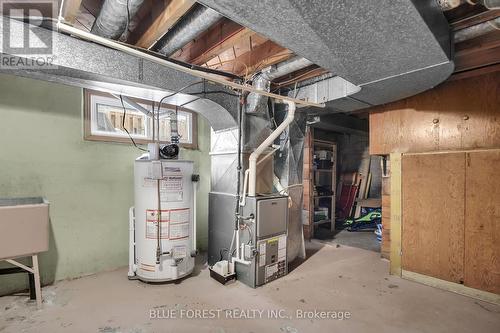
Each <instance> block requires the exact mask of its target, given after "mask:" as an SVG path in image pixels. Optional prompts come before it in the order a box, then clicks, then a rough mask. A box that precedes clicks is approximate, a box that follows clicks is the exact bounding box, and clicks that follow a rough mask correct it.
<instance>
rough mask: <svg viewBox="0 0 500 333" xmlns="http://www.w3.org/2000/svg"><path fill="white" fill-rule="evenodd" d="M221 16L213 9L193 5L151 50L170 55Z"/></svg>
mask: <svg viewBox="0 0 500 333" xmlns="http://www.w3.org/2000/svg"><path fill="white" fill-rule="evenodd" d="M221 18H222V15H220V14H219V13H217V12H216V11H215V10H213V9H210V8H207V7H204V6H202V5H199V4H197V5H195V6H194V8H193V10H192V11H190V12H189V15H185V16H184V17H182V18H181V19H180V21H179V22H177V24H175V26H174V27H173V28H172V29H171V30H169V31H168V32H167V33H166V34H165V35H164V36H163V37H162V38H160V40H159V41H158V42H157V43H156V44H155V45H154V47H153V50H155V51H157V52H159V53H162V54H164V55H166V56H167V57H168V56H171V55H172V54H174V53H175V51H177V50H179V49H180V48H182V47H183V46H184V45H186V44H187V43H189V42H190V41H192V40H193V39H195V38H196V37H198V36H199V35H200V34H201V33H202V32H204V31H205V30H207V29H208V28H210V27H211V26H212V25H214V24H215V23H216V22H217V21H219V20H220V19H221Z"/></svg>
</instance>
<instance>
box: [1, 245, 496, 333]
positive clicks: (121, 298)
mask: <svg viewBox="0 0 500 333" xmlns="http://www.w3.org/2000/svg"><path fill="white" fill-rule="evenodd" d="M308 252H309V255H310V257H309V258H308V259H307V260H306V261H305V262H303V263H301V264H300V265H299V266H297V267H296V268H295V269H294V270H293V271H292V272H291V273H290V274H289V275H287V276H286V277H285V278H282V279H280V280H277V281H275V282H273V283H270V284H268V285H266V286H264V287H261V288H258V289H255V290H254V289H250V288H248V287H246V286H245V285H242V284H240V283H239V282H235V283H233V284H230V285H228V286H222V285H220V284H219V283H218V282H216V281H214V280H212V279H210V278H209V276H208V270H207V268H206V267H205V266H204V265H198V266H197V271H196V272H195V273H194V276H192V277H189V278H186V279H184V280H182V281H180V282H178V283H170V284H162V285H158V284H154V285H153V284H145V283H142V282H139V281H128V280H127V278H126V269H119V270H116V271H111V272H104V273H100V274H96V275H93V276H88V277H84V278H80V279H76V280H71V281H62V282H59V283H57V284H55V285H53V286H48V287H45V288H43V293H44V307H43V309H42V310H36V309H35V306H34V304H33V303H31V302H29V304H26V303H27V301H26V296H25V295H23V296H6V297H0V332H2V333H7V332H15V333H18V332H37V333H38V332H51V333H54V332H85V333H88V332H97V333H106V332H114V333H118V332H124V333H125V332H134V333H145V332H217V333H222V332H280V333H283V332H284V333H293V332H482V333H486V332H498V331H499V329H500V306H495V305H492V304H489V303H485V302H481V301H477V300H475V299H472V298H468V297H464V296H460V295H457V294H453V293H450V292H446V291H442V290H438V289H435V288H432V287H427V286H424V285H421V284H418V283H415V282H411V281H406V280H402V279H400V278H397V277H393V276H389V275H388V274H387V271H388V262H387V261H385V260H381V259H380V258H379V254H377V253H375V252H372V251H366V250H362V249H357V248H352V247H347V246H340V247H336V246H330V245H325V244H321V243H316V242H313V243H310V244H308ZM168 309H172V310H175V313H176V314H177V316H180V315H181V313H184V315H189V313H188V312H187V311H186V310H190V309H198V310H201V309H207V310H212V315H215V313H216V310H218V309H219V310H221V312H222V314H221V316H220V319H150V311H151V310H153V311H156V312H154V313H160V314H162V315H163V316H167V315H168V312H167V310H168ZM252 309H264V310H268V309H270V310H276V311H278V310H280V309H282V310H284V311H286V315H287V316H290V318H280V319H267V313H266V312H264V313H263V315H262V317H263V319H249V318H247V319H231V318H226V315H225V314H229V313H231V314H232V315H233V316H240V317H241V316H242V313H241V312H240V313H237V312H236V311H235V310H252ZM296 309H302V310H326V311H349V312H350V314H351V318H349V319H344V320H336V319H299V318H296ZM183 310H184V311H183ZM225 311H227V312H225ZM247 314H248V315H249V316H250V315H252V313H248V312H247ZM281 314H282V315H283V314H285V313H284V312H281ZM256 316H257V317H258V315H257V314H256Z"/></svg>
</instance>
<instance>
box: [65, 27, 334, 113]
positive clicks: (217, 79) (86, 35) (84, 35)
mask: <svg viewBox="0 0 500 333" xmlns="http://www.w3.org/2000/svg"><path fill="white" fill-rule="evenodd" d="M57 29H58V31H59V32H65V33H67V34H71V35H73V36H76V37H79V38H81V39H83V40H87V41H91V42H94V43H97V44H100V45H104V46H106V47H109V48H111V49H115V50H118V51H122V52H124V53H126V54H129V55H132V56H136V57H138V58H142V59H145V60H149V61H151V62H153V63H156V64H158V65H161V66H165V67H168V68H171V69H174V70H177V71H179V72H182V73H186V74H190V75H193V76H195V77H198V78H201V79H205V80H208V81H210V82H214V83H218V84H221V85H223V86H226V87H230V88H234V89H238V90H242V91H248V92H253V93H258V94H261V95H265V96H267V97H272V98H276V99H280V100H288V101H292V102H294V103H297V104H298V105H303V106H315V107H320V108H324V107H325V104H324V103H314V102H308V101H305V100H300V99H296V98H292V97H288V96H282V95H278V94H274V93H271V92H268V91H265V90H261V89H256V88H254V87H252V86H249V85H243V84H239V83H236V82H233V81H228V80H226V79H225V78H222V77H221V76H219V75H215V74H211V73H205V72H202V71H199V70H194V69H191V68H187V67H184V66H182V65H179V64H176V63H173V62H170V61H167V60H164V59H162V58H160V57H157V56H154V55H151V54H148V53H145V52H143V51H141V50H138V49H135V48H132V47H130V46H127V45H126V44H122V43H119V42H116V41H113V40H110V39H107V38H104V37H100V36H97V35H94V34H92V33H90V32H86V31H83V30H80V29H77V28H74V27H72V26H70V25H67V24H65V23H63V22H61V21H60V20H59V21H58V22H57Z"/></svg>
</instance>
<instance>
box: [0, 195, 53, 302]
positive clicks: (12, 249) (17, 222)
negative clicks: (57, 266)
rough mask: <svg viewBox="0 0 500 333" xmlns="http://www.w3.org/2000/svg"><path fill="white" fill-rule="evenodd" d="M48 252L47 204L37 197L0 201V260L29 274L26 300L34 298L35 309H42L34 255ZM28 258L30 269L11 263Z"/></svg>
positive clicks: (36, 259) (38, 271) (37, 270)
mask: <svg viewBox="0 0 500 333" xmlns="http://www.w3.org/2000/svg"><path fill="white" fill-rule="evenodd" d="M48 249H49V203H48V201H47V200H45V199H44V198H41V197H35V198H7V199H0V260H5V261H7V262H8V263H10V264H12V265H14V266H17V267H18V269H21V270H24V271H27V272H29V273H31V274H32V275H31V276H30V279H29V281H30V298H33V295H32V294H35V298H36V305H37V307H38V308H41V307H42V288H41V284H40V270H39V267H38V253H40V252H45V251H48ZM28 256H30V257H31V261H32V266H31V267H30V266H27V265H25V264H22V263H20V262H18V261H16V260H14V259H15V258H18V257H28ZM10 272H11V273H12V269H10ZM17 272H18V271H15V272H14V273H17ZM32 291H33V292H32Z"/></svg>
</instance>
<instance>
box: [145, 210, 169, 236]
mask: <svg viewBox="0 0 500 333" xmlns="http://www.w3.org/2000/svg"><path fill="white" fill-rule="evenodd" d="M169 217H170V211H169V210H166V209H162V210H161V211H160V216H158V209H146V238H149V239H157V238H158V234H157V233H158V220H160V239H168V236H169V235H168V221H169Z"/></svg>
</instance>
